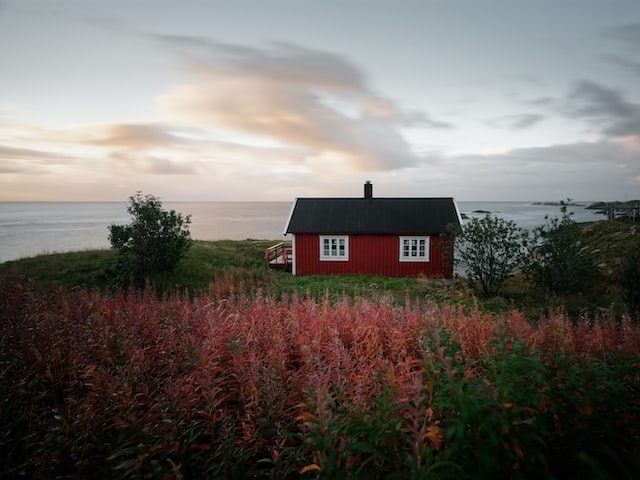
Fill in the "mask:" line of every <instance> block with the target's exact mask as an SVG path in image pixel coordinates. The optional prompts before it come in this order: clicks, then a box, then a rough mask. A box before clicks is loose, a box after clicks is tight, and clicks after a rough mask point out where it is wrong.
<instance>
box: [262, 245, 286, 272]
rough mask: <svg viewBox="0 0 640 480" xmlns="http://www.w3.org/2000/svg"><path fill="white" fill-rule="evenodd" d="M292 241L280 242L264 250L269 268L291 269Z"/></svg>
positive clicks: (265, 260)
mask: <svg viewBox="0 0 640 480" xmlns="http://www.w3.org/2000/svg"><path fill="white" fill-rule="evenodd" d="M291 254H292V247H291V242H280V243H278V244H277V245H274V246H272V247H269V248H267V250H266V251H265V252H264V265H265V267H266V268H269V269H276V270H283V271H285V272H290V271H291V261H292V255H291Z"/></svg>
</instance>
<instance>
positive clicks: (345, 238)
mask: <svg viewBox="0 0 640 480" xmlns="http://www.w3.org/2000/svg"><path fill="white" fill-rule="evenodd" d="M325 240H328V241H329V242H330V243H331V242H335V243H334V244H335V245H337V250H336V254H335V255H332V254H331V252H329V255H325V252H324V241H325ZM340 241H342V242H344V255H340V250H339V244H340ZM320 260H321V261H323V262H327V261H328V262H348V261H349V235H320Z"/></svg>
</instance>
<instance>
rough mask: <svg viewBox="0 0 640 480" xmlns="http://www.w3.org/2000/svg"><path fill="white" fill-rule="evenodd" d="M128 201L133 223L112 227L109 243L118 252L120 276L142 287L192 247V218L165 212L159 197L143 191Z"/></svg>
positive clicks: (174, 263) (172, 267) (168, 269)
mask: <svg viewBox="0 0 640 480" xmlns="http://www.w3.org/2000/svg"><path fill="white" fill-rule="evenodd" d="M129 202H130V203H129V206H128V207H127V212H129V214H130V215H131V219H132V222H131V224H129V225H111V226H110V227H109V241H110V242H111V247H112V248H114V249H116V250H118V265H117V267H118V271H119V275H120V276H121V277H122V278H123V279H127V280H129V279H133V280H134V281H135V282H136V283H138V284H140V283H142V282H144V281H145V280H146V279H147V278H148V277H150V276H151V275H153V274H155V273H158V272H166V271H171V270H173V269H174V268H175V266H176V265H177V264H178V262H179V261H180V259H181V258H182V256H183V255H184V254H185V253H186V252H187V250H188V249H189V248H190V247H191V244H192V240H191V234H190V232H189V225H190V224H191V216H190V215H187V216H186V217H183V216H182V214H181V213H177V212H175V211H174V210H170V211H166V210H163V209H162V202H161V201H160V199H159V198H158V197H155V196H154V195H142V193H141V192H137V193H136V194H135V195H133V196H131V197H129Z"/></svg>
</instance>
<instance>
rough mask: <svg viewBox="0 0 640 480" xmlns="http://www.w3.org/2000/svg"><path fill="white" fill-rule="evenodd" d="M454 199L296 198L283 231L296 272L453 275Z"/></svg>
mask: <svg viewBox="0 0 640 480" xmlns="http://www.w3.org/2000/svg"><path fill="white" fill-rule="evenodd" d="M460 224H461V221H460V214H459V212H458V209H457V207H456V204H455V202H454V200H453V199H452V198H377V197H376V198H374V197H373V186H372V184H371V183H370V182H367V183H366V184H365V186H364V197H362V198H298V199H296V201H295V202H294V204H293V207H292V209H291V213H290V215H289V220H288V222H287V226H286V228H285V231H284V233H285V235H288V234H291V236H292V240H291V260H290V262H291V267H290V268H291V272H292V273H293V274H294V275H341V274H365V275H385V276H389V277H416V276H424V277H431V278H451V277H452V276H453V262H452V258H451V255H452V253H451V251H450V250H451V249H446V248H444V244H443V234H444V233H445V232H446V230H447V227H448V225H454V226H460Z"/></svg>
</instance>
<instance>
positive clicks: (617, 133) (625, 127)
mask: <svg viewBox="0 0 640 480" xmlns="http://www.w3.org/2000/svg"><path fill="white" fill-rule="evenodd" d="M561 110H562V111H563V113H564V114H565V115H566V116H569V117H572V118H580V119H583V120H586V121H587V122H589V123H591V124H592V125H593V126H594V127H596V128H597V129H598V130H599V131H600V132H601V133H602V134H603V135H605V136H611V137H626V136H630V135H640V104H637V103H633V102H630V101H628V100H627V99H626V98H625V97H624V96H623V94H622V93H621V92H619V91H618V90H613V89H610V88H607V87H604V86H602V85H599V84H597V83H594V82H589V81H582V82H579V83H578V84H577V85H575V87H574V88H573V90H572V91H571V93H570V94H569V96H568V97H567V98H566V99H565V100H564V102H563V104H562V105H561Z"/></svg>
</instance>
